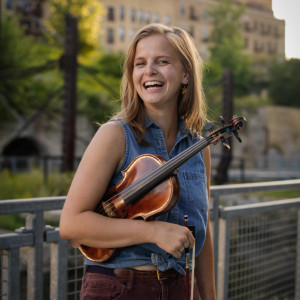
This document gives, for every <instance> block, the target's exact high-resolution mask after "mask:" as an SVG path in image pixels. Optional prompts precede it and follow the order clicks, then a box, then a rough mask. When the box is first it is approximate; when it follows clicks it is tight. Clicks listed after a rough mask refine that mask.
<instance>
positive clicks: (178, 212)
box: [85, 118, 208, 274]
mask: <svg viewBox="0 0 300 300" xmlns="http://www.w3.org/2000/svg"><path fill="white" fill-rule="evenodd" d="M118 122H119V123H120V125H121V126H122V128H123V130H124V133H125V137H126V150H125V157H124V161H123V164H122V166H121V168H120V169H119V170H118V171H117V172H116V173H115V175H114V176H113V178H112V180H111V182H110V186H114V185H116V184H117V183H118V182H119V181H120V180H121V179H122V174H121V171H122V170H124V169H126V167H127V166H128V165H129V164H130V163H131V162H132V160H134V159H135V158H136V157H137V156H139V155H141V154H147V153H150V154H154V155H160V156H162V157H164V158H165V159H166V160H169V159H171V158H173V157H174V156H176V155H177V154H179V153H181V152H182V151H184V150H185V149H187V148H188V147H190V146H191V145H193V144H195V143H196V142H197V141H198V140H199V138H198V137H193V136H192V135H191V133H190V132H189V131H184V123H183V122H180V123H179V130H178V134H177V138H176V142H175V145H174V147H173V149H172V150H171V152H170V153H169V154H168V152H167V149H166V145H165V141H164V136H163V133H162V130H161V129H160V127H159V126H158V125H156V124H155V123H154V122H153V121H152V120H150V119H149V118H147V119H146V129H147V132H146V135H145V140H146V141H147V142H150V143H151V145H146V146H145V145H140V144H138V143H137V141H136V139H135V137H134V134H133V132H132V131H131V129H130V127H129V125H128V124H127V123H123V122H121V121H118ZM177 177H178V179H179V182H180V197H179V200H178V203H177V204H176V206H175V207H174V208H173V209H172V210H171V211H170V212H168V213H165V214H163V215H161V216H158V217H156V218H155V220H159V221H165V222H171V223H176V224H180V225H184V215H188V220H189V224H190V225H195V234H196V236H195V237H196V256H197V255H198V254H199V253H200V250H201V248H202V246H203V244H204V241H205V234H206V226H207V214H208V196H207V188H206V174H205V166H204V162H203V153H202V151H201V152H199V153H197V154H196V155H195V156H193V157H192V158H190V159H189V160H188V161H187V162H185V163H184V164H183V165H181V166H180V167H179V169H178V174H177ZM85 264H89V265H91V264H92V265H94V264H96V265H101V266H104V267H108V268H130V267H135V266H139V265H150V264H153V265H155V266H156V267H157V268H158V269H159V270H160V271H162V272H163V271H166V270H168V269H172V268H173V269H175V270H176V271H178V272H179V273H181V274H185V255H184V254H183V255H182V256H181V257H180V258H175V257H174V256H173V255H171V254H169V253H167V252H165V251H164V250H162V249H161V248H159V247H158V246H157V245H155V244H151V243H145V244H139V245H134V246H129V247H124V248H122V249H121V250H120V252H119V255H118V256H117V257H115V258H114V259H112V260H109V261H106V262H104V263H95V262H92V261H89V260H88V259H85Z"/></svg>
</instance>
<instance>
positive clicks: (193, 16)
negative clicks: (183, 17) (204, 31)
mask: <svg viewBox="0 0 300 300" xmlns="http://www.w3.org/2000/svg"><path fill="white" fill-rule="evenodd" d="M197 19H198V17H197V15H196V9H195V7H194V6H190V20H192V21H196V20H197Z"/></svg>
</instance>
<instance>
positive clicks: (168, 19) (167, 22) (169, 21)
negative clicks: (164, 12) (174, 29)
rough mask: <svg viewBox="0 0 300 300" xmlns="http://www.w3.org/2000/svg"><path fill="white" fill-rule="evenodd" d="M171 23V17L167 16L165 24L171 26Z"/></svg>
mask: <svg viewBox="0 0 300 300" xmlns="http://www.w3.org/2000/svg"><path fill="white" fill-rule="evenodd" d="M170 23H171V20H170V17H169V16H165V24H166V25H168V26H169V25H170Z"/></svg>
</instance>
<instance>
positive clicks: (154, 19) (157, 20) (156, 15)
mask: <svg viewBox="0 0 300 300" xmlns="http://www.w3.org/2000/svg"><path fill="white" fill-rule="evenodd" d="M159 19H160V18H159V14H158V13H155V14H154V15H153V22H154V23H159Z"/></svg>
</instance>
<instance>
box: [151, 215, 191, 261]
mask: <svg viewBox="0 0 300 300" xmlns="http://www.w3.org/2000/svg"><path fill="white" fill-rule="evenodd" d="M148 223H149V225H150V226H151V227H152V230H151V238H150V239H151V241H152V242H153V243H155V244H156V245H157V246H158V247H160V248H162V249H163V250H165V251H166V252H168V253H170V254H172V255H173V256H175V257H176V258H179V257H181V255H182V253H183V251H184V249H185V248H193V246H194V244H195V239H194V237H193V235H192V233H191V231H190V230H189V229H188V228H187V227H185V226H181V225H177V224H173V223H167V222H161V221H150V222H148Z"/></svg>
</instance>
